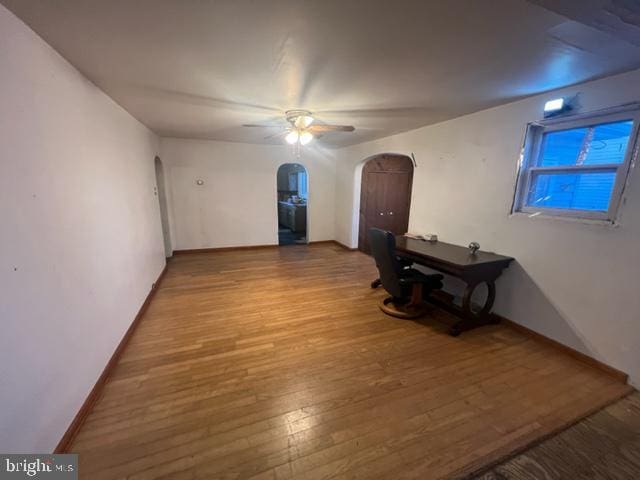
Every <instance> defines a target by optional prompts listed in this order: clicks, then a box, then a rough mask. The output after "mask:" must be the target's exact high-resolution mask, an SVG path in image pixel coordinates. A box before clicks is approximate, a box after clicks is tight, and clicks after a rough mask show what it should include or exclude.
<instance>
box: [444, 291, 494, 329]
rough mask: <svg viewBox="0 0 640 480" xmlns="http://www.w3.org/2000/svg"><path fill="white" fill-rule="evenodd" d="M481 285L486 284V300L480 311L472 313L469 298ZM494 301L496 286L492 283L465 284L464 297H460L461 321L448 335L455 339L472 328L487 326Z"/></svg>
mask: <svg viewBox="0 0 640 480" xmlns="http://www.w3.org/2000/svg"><path fill="white" fill-rule="evenodd" d="M481 283H486V284H487V299H486V300H485V302H484V305H483V306H482V308H480V310H477V311H474V310H473V308H472V303H471V296H472V295H473V292H474V290H475V289H476V288H477V287H478V285H480V284H481ZM495 299H496V284H495V283H494V282H493V281H490V282H477V283H473V284H467V288H465V290H464V295H463V297H462V317H463V318H462V319H461V320H459V321H457V322H456V323H455V324H454V325H453V326H452V327H451V328H450V329H449V334H450V335H452V336H454V337H457V336H458V335H460V334H461V333H462V332H464V331H466V330H471V329H472V328H476V327H480V326H482V325H487V324H489V323H492V322H491V317H490V316H489V313H490V312H491V307H493V302H494V301H495Z"/></svg>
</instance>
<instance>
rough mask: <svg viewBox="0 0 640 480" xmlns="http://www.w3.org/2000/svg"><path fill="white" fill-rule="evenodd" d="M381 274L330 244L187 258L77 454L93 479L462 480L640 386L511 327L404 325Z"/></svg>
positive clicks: (133, 344)
mask: <svg viewBox="0 0 640 480" xmlns="http://www.w3.org/2000/svg"><path fill="white" fill-rule="evenodd" d="M376 276H377V272H376V271H375V267H374V264H373V261H372V260H371V258H369V257H367V256H365V255H363V254H361V253H359V252H348V251H346V250H344V249H342V248H338V247H336V246H333V245H330V244H329V245H327V244H325V245H311V246H294V247H286V248H280V249H276V248H273V249H261V250H243V251H223V252H215V253H196V254H191V255H182V256H178V257H176V258H174V259H172V260H171V262H170V264H169V267H168V271H167V274H166V276H165V278H164V280H163V282H162V284H161V285H160V287H159V289H158V291H157V294H156V296H155V298H154V300H153V301H152V302H151V304H150V305H149V308H148V310H147V312H146V314H145V316H144V318H143V320H142V322H141V324H140V325H139V327H138V329H137V330H136V332H135V333H134V335H133V337H132V338H131V340H130V342H129V344H128V346H127V348H126V350H125V351H124V352H123V355H122V357H121V359H120V362H119V364H118V365H117V367H116V369H115V370H114V372H113V374H112V375H111V377H110V378H109V379H108V381H107V384H106V386H105V388H104V390H103V392H102V395H101V397H100V398H99V399H98V401H97V403H96V404H95V407H94V409H93V410H92V412H91V413H90V414H89V416H88V418H87V420H86V422H85V423H84V425H83V427H82V429H81V430H80V432H79V433H78V435H77V437H76V439H75V441H74V444H73V446H72V451H74V452H78V453H79V454H80V477H81V478H91V479H97V480H101V479H105V480H106V479H116V478H128V479H139V480H142V479H160V478H171V479H189V480H194V479H212V478H224V479H247V478H256V479H271V480H274V479H277V480H281V479H290V478H292V479H295V478H304V479H314V478H318V479H320V478H322V479H325V478H345V479H346V478H376V479H377V478H440V477H447V476H450V475H461V474H463V473H464V472H466V471H467V470H466V469H469V468H472V467H473V468H478V467H480V466H482V465H483V462H488V461H495V459H496V458H497V457H496V456H497V455H504V454H505V452H507V453H508V451H510V450H511V449H515V448H517V447H518V446H522V445H525V444H527V443H529V442H531V441H532V440H535V439H536V438H538V437H540V436H543V435H545V434H547V433H548V432H550V431H552V430H553V429H554V428H558V426H559V425H566V424H568V423H570V422H572V421H574V420H575V419H576V418H579V417H580V416H581V415H584V414H586V413H588V412H589V411H590V409H593V408H594V406H597V405H601V404H603V403H605V402H607V401H608V400H609V399H615V398H618V397H619V396H621V395H622V394H624V393H625V392H627V391H628V388H629V387H627V386H625V385H622V384H620V383H619V382H618V381H617V380H615V379H614V378H612V377H609V376H607V375H606V374H604V373H603V372H601V371H599V370H595V369H593V368H591V367H589V366H587V365H585V364H583V363H581V362H578V361H576V360H575V359H573V358H572V357H570V356H568V355H566V354H565V353H563V352H560V351H558V350H556V349H554V348H552V347H550V346H549V345H547V344H544V343H542V342H538V341H537V340H533V339H531V338H529V337H526V336H523V335H522V334H520V333H519V332H516V331H515V330H513V329H511V328H507V327H504V326H500V325H493V326H488V327H484V328H481V329H478V330H474V331H470V332H466V333H465V334H463V335H462V336H460V337H458V338H453V337H450V336H449V335H447V327H446V324H447V323H451V322H452V321H453V319H452V318H451V317H450V316H449V315H448V314H447V313H445V312H442V311H440V310H436V309H432V310H431V311H430V313H429V315H428V316H427V317H426V318H423V319H421V320H419V321H407V320H399V319H395V318H391V317H388V316H386V315H384V314H383V313H382V312H380V310H379V309H378V307H377V304H378V302H379V300H380V299H381V298H382V297H383V296H384V292H383V291H382V290H381V289H379V290H372V289H371V288H369V283H370V281H371V279H372V278H375V277H376ZM614 414H615V415H617V416H618V417H617V418H619V419H618V420H616V421H618V422H624V421H625V418H626V417H625V414H626V412H625V411H622V410H619V409H618V410H613V413H612V415H614ZM603 461H606V459H603ZM634 462H635V456H634V454H630V457H629V459H628V460H627V463H622V462H618V463H616V467H615V468H619V469H620V470H621V471H625V470H628V469H629V468H631V466H633V465H634ZM612 468H613V467H612Z"/></svg>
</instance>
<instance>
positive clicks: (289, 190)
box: [277, 163, 309, 245]
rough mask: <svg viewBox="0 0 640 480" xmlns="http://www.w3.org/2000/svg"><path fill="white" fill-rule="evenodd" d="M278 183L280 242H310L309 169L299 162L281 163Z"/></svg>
mask: <svg viewBox="0 0 640 480" xmlns="http://www.w3.org/2000/svg"><path fill="white" fill-rule="evenodd" d="M277 185H278V187H277V188H278V244H279V245H299V244H305V243H308V241H309V239H308V235H307V203H308V199H309V193H308V192H309V178H308V176H307V170H306V169H305V168H304V167H303V166H302V165H300V164H299V163H285V164H282V165H280V168H278V173H277Z"/></svg>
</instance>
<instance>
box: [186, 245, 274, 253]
mask: <svg viewBox="0 0 640 480" xmlns="http://www.w3.org/2000/svg"><path fill="white" fill-rule="evenodd" d="M279 246H280V245H278V244H268V245H241V246H239V247H213V248H187V249H184V250H174V251H173V254H174V255H190V254H192V253H216V252H232V251H235V250H257V249H262V248H277V247H279Z"/></svg>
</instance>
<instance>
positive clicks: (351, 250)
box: [331, 240, 358, 252]
mask: <svg viewBox="0 0 640 480" xmlns="http://www.w3.org/2000/svg"><path fill="white" fill-rule="evenodd" d="M331 242H333V243H334V244H336V245H338V246H339V247H342V248H344V249H345V250H348V251H350V252H355V251H356V250H358V249H357V248H354V247H348V246H346V245H345V244H344V243H342V242H339V241H338V240H331Z"/></svg>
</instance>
